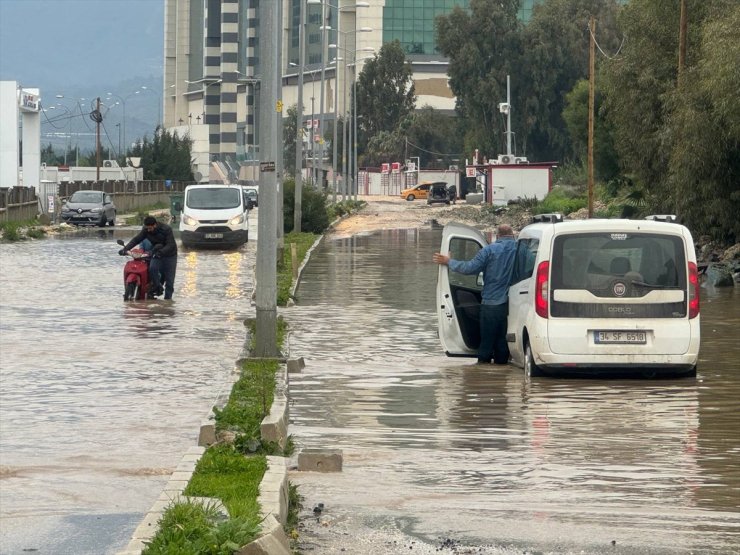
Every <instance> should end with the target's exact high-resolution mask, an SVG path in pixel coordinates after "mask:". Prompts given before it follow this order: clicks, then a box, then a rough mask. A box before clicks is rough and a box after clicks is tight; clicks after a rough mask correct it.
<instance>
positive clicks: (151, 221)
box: [144, 216, 157, 225]
mask: <svg viewBox="0 0 740 555" xmlns="http://www.w3.org/2000/svg"><path fill="white" fill-rule="evenodd" d="M144 225H157V218H155V217H154V216H147V217H146V218H144Z"/></svg>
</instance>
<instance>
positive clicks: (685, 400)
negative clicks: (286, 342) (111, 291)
mask: <svg viewBox="0 0 740 555" xmlns="http://www.w3.org/2000/svg"><path fill="white" fill-rule="evenodd" d="M439 241H440V233H439V230H436V229H431V230H402V231H399V232H380V233H376V234H368V235H364V236H359V237H354V238H352V239H342V240H339V241H325V242H323V243H322V244H321V245H320V246H319V248H318V249H317V251H316V252H314V255H313V256H312V259H311V262H310V263H309V264H308V266H307V267H306V268H305V270H304V273H303V278H302V283H301V286H300V288H299V290H298V298H299V304H298V306H296V307H294V308H291V309H290V310H288V311H285V312H284V315H285V316H286V317H287V318H288V319H289V321H290V326H291V330H292V331H293V332H294V335H293V336H292V337H291V353H293V354H294V355H301V356H305V357H306V359H307V360H306V362H307V367H306V369H305V370H304V371H303V373H301V374H299V375H293V376H291V388H290V389H291V403H292V405H291V418H292V422H291V431H292V433H293V437H294V440H295V441H296V443H297V444H298V445H299V446H300V447H318V448H322V447H323V448H327V447H331V448H338V449H342V450H343V452H344V458H345V468H344V470H343V472H342V474H341V476H333V477H332V478H331V479H326V478H324V477H322V476H316V475H314V474H311V473H309V474H306V473H298V474H296V475H294V476H291V480H296V482H297V483H299V485H300V487H301V491H302V493H303V494H305V495H306V497H307V500H308V504H309V506H310V503H311V502H312V501H322V500H324V499H331V500H332V501H333V504H334V506H333V510H334V514H338V515H340V516H339V517H337V518H340V519H351V520H352V521H354V522H360V521H361V522H362V526H365V527H366V528H368V529H374V527H375V526H385V527H386V528H384V530H385V531H386V532H387V528H388V527H389V526H390V527H391V528H396V529H398V530H402V531H403V532H404V533H405V534H411V535H412V536H414V537H415V538H419V539H423V540H425V541H427V542H428V543H429V544H430V545H432V544H433V543H434V541H433V540H434V539H435V537H437V536H438V535H439V534H440V533H442V531H445V532H444V533H445V534H449V535H451V536H453V537H462V538H466V539H467V540H468V543H469V544H473V545H487V546H491V545H514V546H517V549H519V550H531V549H535V550H537V549H540V550H542V551H544V552H557V553H566V552H587V553H603V552H618V553H684V552H685V553H688V552H693V553H704V552H706V553H725V552H733V551H736V547H737V545H740V526H738V523H739V522H740V472H739V471H738V470H739V467H738V464H737V461H738V460H739V455H740V435H739V434H737V430H738V429H740V413H739V412H738V411H737V410H736V407H737V399H738V397H740V375H738V374H737V372H736V369H737V368H738V367H739V366H740V346H738V344H737V342H734V341H733V339H732V338H734V334H735V330H736V329H737V324H738V323H739V322H738V317H739V316H738V315H739V314H740V311H738V302H739V301H738V299H737V297H736V296H735V292H734V290H732V289H730V290H724V291H714V290H711V291H710V290H704V291H703V298H702V301H703V306H702V334H703V344H702V354H701V359H700V366H699V378H698V379H697V380H691V379H688V380H661V381H655V380H645V379H637V380H615V379H609V380H606V379H600V380H571V379H548V378H542V379H534V380H525V379H523V374H522V371H521V370H520V369H517V368H514V367H503V368H497V367H487V366H479V365H475V364H472V361H470V360H468V359H454V358H447V357H444V356H443V354H442V351H441V347H440V345H439V341H438V339H437V336H436V315H435V313H434V304H433V303H434V286H435V281H436V272H437V269H436V266H435V265H434V264H433V263H432V262H431V254H432V252H434V251H435V250H436V249H437V247H438V245H439ZM326 276H331V278H330V279H327V278H326ZM337 330H340V331H339V332H338V331H337ZM338 338H340V340H338ZM381 491H383V492H387V493H380V492H381ZM399 507H403V510H402V511H401V512H400V513H399V514H398V515H396V512H395V511H396V510H397V509H398V508H399ZM378 509H380V510H381V511H382V512H383V515H384V516H385V518H383V519H380V520H379V519H378V517H377V510H378ZM349 515H352V516H351V517H350V516H349ZM394 515H395V516H394ZM363 530H364V529H363ZM342 532H343V533H344V534H346V535H349V536H350V537H360V535H361V534H360V533H359V532H360V531H359V529H358V530H353V529H347V530H344V529H342ZM367 534H368V535H369V536H373V533H371V532H367ZM383 535H384V536H385V537H387V534H381V536H383ZM330 537H331V536H329V535H327V536H324V537H323V538H322V541H324V542H329V543H324V544H322V543H320V542H319V544H318V545H320V546H321V548H322V549H325V552H327V553H333V552H339V548H340V547H346V548H347V549H348V550H349V551H353V550H355V552H358V553H373V552H374V551H373V548H375V549H377V547H378V545H380V544H374V545H373V548H367V549H365V548H362V549H360V548H359V547H358V545H359V544H353V543H352V542H349V543H347V542H346V540H345V542H344V543H343V544H341V546H340V545H339V544H331V539H330ZM373 537H374V536H373ZM357 541H359V540H357ZM612 541H615V542H616V545H617V546H619V547H616V548H615V547H613V546H612V544H611V542H612ZM383 545H384V544H383ZM417 547H418V546H417ZM375 552H383V551H375ZM388 552H393V551H388ZM482 552H486V553H489V552H490V553H494V552H495V553H499V552H500V551H498V550H490V551H486V550H484V551H482Z"/></svg>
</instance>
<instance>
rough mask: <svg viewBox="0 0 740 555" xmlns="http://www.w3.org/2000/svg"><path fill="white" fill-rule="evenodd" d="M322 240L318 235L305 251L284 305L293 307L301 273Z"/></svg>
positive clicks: (321, 236)
mask: <svg viewBox="0 0 740 555" xmlns="http://www.w3.org/2000/svg"><path fill="white" fill-rule="evenodd" d="M337 221H339V220H337ZM334 223H335V222H332V224H331V225H330V226H329V227H330V228H331V227H332V226H333V225H334ZM323 238H324V235H319V236H318V238H317V239H316V240H315V241H314V242H313V245H311V248H309V249H308V250H307V251H306V255H305V256H304V257H303V262H301V265H300V266H299V267H298V276H297V277H296V278H295V282H294V283H293V285H291V286H290V291H289V292H288V302H287V303H286V305H287V306H295V301H294V300H293V299H294V298H295V292H296V289H298V284H299V283H300V282H301V274H302V273H303V269H304V268H305V267H306V264H307V263H308V260H309V258H310V257H311V253H312V252H313V250H314V249H315V248H316V247H317V246H318V245H319V243H321V240H322V239H323Z"/></svg>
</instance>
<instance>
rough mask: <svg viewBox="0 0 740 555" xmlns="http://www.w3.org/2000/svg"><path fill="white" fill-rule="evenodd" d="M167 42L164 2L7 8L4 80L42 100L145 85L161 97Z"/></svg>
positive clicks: (13, 4) (39, 1) (17, 2)
mask: <svg viewBox="0 0 740 555" xmlns="http://www.w3.org/2000/svg"><path fill="white" fill-rule="evenodd" d="M163 35H164V0H0V79H2V80H12V81H18V82H19V83H21V85H23V86H24V87H39V88H41V89H42V90H41V94H42V98H49V95H56V94H64V93H65V92H67V91H68V90H69V89H70V88H74V89H75V90H77V89H84V90H88V89H89V92H87V93H86V94H88V95H90V96H93V95H94V94H95V90H94V89H97V88H100V89H101V91H100V93H98V94H104V91H102V89H104V88H108V90H110V88H114V87H115V86H116V85H118V84H119V83H121V82H125V81H131V80H134V81H135V80H136V79H137V78H147V79H151V78H156V82H158V83H159V89H161V88H162V84H161V83H162V65H163V62H162V60H163V46H162V45H163V42H164V39H163ZM142 84H145V83H142ZM121 92H127V91H121Z"/></svg>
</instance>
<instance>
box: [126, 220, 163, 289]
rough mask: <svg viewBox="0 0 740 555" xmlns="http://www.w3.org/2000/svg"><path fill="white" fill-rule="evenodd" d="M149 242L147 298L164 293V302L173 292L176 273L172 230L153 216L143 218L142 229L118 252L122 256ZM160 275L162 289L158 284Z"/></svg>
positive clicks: (159, 283)
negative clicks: (150, 250)
mask: <svg viewBox="0 0 740 555" xmlns="http://www.w3.org/2000/svg"><path fill="white" fill-rule="evenodd" d="M147 240H148V241H149V242H151V244H152V247H151V248H152V260H151V262H150V263H149V284H150V288H149V292H148V293H147V298H149V299H153V298H154V297H155V296H157V295H161V294H162V292H163V291H164V298H165V300H169V299H172V293H173V292H174V290H175V273H176V271H177V243H176V242H175V235H174V234H173V233H172V228H171V227H170V226H168V225H167V224H164V223H162V222H158V221H157V219H156V218H155V217H154V216H147V217H146V218H144V227H142V228H141V231H140V232H139V233H138V235H136V237H134V238H133V239H131V241H129V242H128V243H126V245H125V246H124V247H123V248H122V249H121V250H120V251H118V254H120V255H122V256H124V255H126V254H127V253H128V251H129V250H130V249H132V248H133V247H135V246H136V245H138V244H140V243H142V242H144V241H147ZM160 274H161V277H162V280H163V281H164V288H163V287H162V283H161V282H160Z"/></svg>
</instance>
